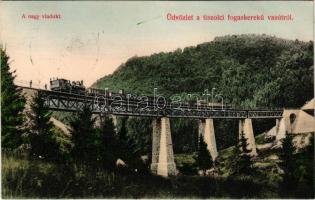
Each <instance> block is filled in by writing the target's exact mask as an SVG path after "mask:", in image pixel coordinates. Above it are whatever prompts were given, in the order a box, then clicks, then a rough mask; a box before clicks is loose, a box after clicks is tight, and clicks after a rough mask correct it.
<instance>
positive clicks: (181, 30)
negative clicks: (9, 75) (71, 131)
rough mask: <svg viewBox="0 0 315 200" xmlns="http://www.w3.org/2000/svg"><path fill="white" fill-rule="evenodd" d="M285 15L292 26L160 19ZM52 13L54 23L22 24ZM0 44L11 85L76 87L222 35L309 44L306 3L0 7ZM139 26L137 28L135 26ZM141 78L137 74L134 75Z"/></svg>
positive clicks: (309, 21) (27, 4)
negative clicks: (133, 60)
mask: <svg viewBox="0 0 315 200" xmlns="http://www.w3.org/2000/svg"><path fill="white" fill-rule="evenodd" d="M168 13H172V14H177V15H179V14H193V15H204V14H207V15H217V14H224V15H228V14H230V15H243V14H246V15H256V14H260V15H261V14H264V15H265V16H267V15H279V14H283V15H287V14H292V16H293V18H294V20H293V21H278V22H271V21H268V20H265V21H258V22H257V21H256V22H255V21H247V22H237V23H235V22H231V21H227V20H225V21H217V22H211V21H190V22H187V21H175V22H174V21H168V20H167V19H166V15H167V14H168ZM23 14H25V15H26V16H27V15H28V14H33V15H37V14H39V15H42V14H60V15H61V16H62V18H61V19H60V20H31V19H22V15H23ZM0 19H1V21H0V38H1V43H2V44H3V45H4V46H5V47H6V50H7V53H8V54H9V56H10V57H11V61H12V62H11V68H12V69H15V70H17V76H18V77H17V80H18V81H19V82H17V84H19V83H21V84H22V82H24V83H27V82H28V81H29V80H31V79H32V80H33V84H34V86H35V85H36V84H40V85H41V87H43V85H44V84H45V83H47V84H48V82H49V78H50V77H60V78H67V79H71V80H84V82H85V85H86V86H90V85H91V84H92V83H93V82H94V81H96V80H97V79H99V78H101V77H103V76H104V75H107V74H110V73H112V72H113V71H114V70H115V69H116V68H117V67H118V66H119V65H120V64H121V63H124V62H126V60H127V59H128V58H130V57H132V56H135V55H137V56H143V55H150V54H153V53H159V52H161V51H164V52H168V51H173V50H175V49H177V48H184V47H187V46H195V45H197V44H199V43H202V42H209V41H211V40H213V39H214V37H216V36H222V35H228V34H249V33H255V34H263V33H265V34H269V35H274V36H277V37H281V38H286V39H299V40H304V41H309V40H313V2H311V1H307V2H302V1H298V2H292V1H289V2H283V1H276V2H270V1H268V2H261V1H259V2H248V1H245V2H222V1H221V2H169V1H163V2H156V1H154V2H126V1H125V2H102V1H101V2H99V1H98V2H89V1H79V2H74V1H70V2H52V1H46V2H14V1H7V2H3V1H2V2H0ZM141 21H144V23H142V24H140V25H137V23H138V22H141ZM139 73H141V72H139Z"/></svg>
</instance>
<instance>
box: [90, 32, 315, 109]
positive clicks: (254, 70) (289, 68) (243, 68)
mask: <svg viewBox="0 0 315 200" xmlns="http://www.w3.org/2000/svg"><path fill="white" fill-rule="evenodd" d="M92 87H99V88H104V87H108V88H110V89H113V90H119V89H125V90H126V91H127V92H133V93H135V92H136V93H140V94H152V93H153V88H155V87H156V88H158V91H159V94H164V95H172V94H184V93H201V92H203V91H204V90H205V89H211V88H212V87H215V88H217V92H220V93H221V94H223V96H224V100H225V102H227V103H230V104H232V105H235V106H243V107H257V106H259V107H260V106H268V107H298V106H301V105H303V104H304V103H305V101H307V100H310V99H311V98H312V97H313V43H312V41H309V42H302V41H298V40H295V41H293V40H285V39H280V38H277V37H273V36H267V35H232V36H230V35H229V36H223V37H216V38H215V39H214V40H213V41H211V42H208V43H203V44H199V45H197V46H194V47H187V48H184V49H177V50H176V51H174V52H168V53H164V52H162V53H157V54H153V55H151V56H145V57H132V58H130V59H129V60H128V61H126V63H124V64H122V65H121V66H119V67H118V69H117V70H116V71H115V72H114V73H113V74H111V75H108V76H105V77H103V78H101V79H100V80H98V81H97V82H96V83H94V84H93V85H92Z"/></svg>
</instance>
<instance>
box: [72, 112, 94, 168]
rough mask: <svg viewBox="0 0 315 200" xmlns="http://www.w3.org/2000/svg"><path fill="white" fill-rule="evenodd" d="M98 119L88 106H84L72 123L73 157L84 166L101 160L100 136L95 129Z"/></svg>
mask: <svg viewBox="0 0 315 200" xmlns="http://www.w3.org/2000/svg"><path fill="white" fill-rule="evenodd" d="M95 121H96V119H95V118H93V117H92V112H91V110H90V109H89V107H88V106H84V107H83V109H82V111H80V112H78V113H77V114H76V115H75V116H74V117H73V118H72V119H71V121H70V133H71V135H72V137H71V141H72V144H73V148H72V150H71V157H72V158H73V159H74V160H75V161H76V162H80V163H82V164H84V163H93V164H94V163H96V161H97V160H98V159H99V150H98V148H97V146H98V145H99V144H100V139H99V134H98V133H97V132H96V130H95V128H94V124H95Z"/></svg>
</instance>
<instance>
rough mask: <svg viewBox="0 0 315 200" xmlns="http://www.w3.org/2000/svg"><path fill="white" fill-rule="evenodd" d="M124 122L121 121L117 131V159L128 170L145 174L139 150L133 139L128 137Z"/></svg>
mask: <svg viewBox="0 0 315 200" xmlns="http://www.w3.org/2000/svg"><path fill="white" fill-rule="evenodd" d="M126 122H127V119H126V118H122V119H121V126H120V130H119V131H118V136H119V137H118V139H119V141H118V143H119V151H118V152H119V155H118V157H119V158H121V159H122V160H124V161H125V162H126V163H127V165H128V167H129V168H130V169H132V170H137V171H140V172H145V171H146V167H145V165H144V163H143V161H142V159H141V153H140V152H141V151H140V150H141V148H138V147H137V145H136V143H135V141H134V139H133V138H132V137H130V136H129V135H128V131H127V127H126V126H127V124H126Z"/></svg>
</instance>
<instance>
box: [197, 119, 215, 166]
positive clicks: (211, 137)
mask: <svg viewBox="0 0 315 200" xmlns="http://www.w3.org/2000/svg"><path fill="white" fill-rule="evenodd" d="M200 135H202V136H203V139H204V141H205V143H206V144H207V148H208V151H209V152H210V155H211V157H212V160H215V159H216V158H217V157H218V150H217V144H216V140H215V134H214V125H213V119H201V120H199V136H200Z"/></svg>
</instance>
